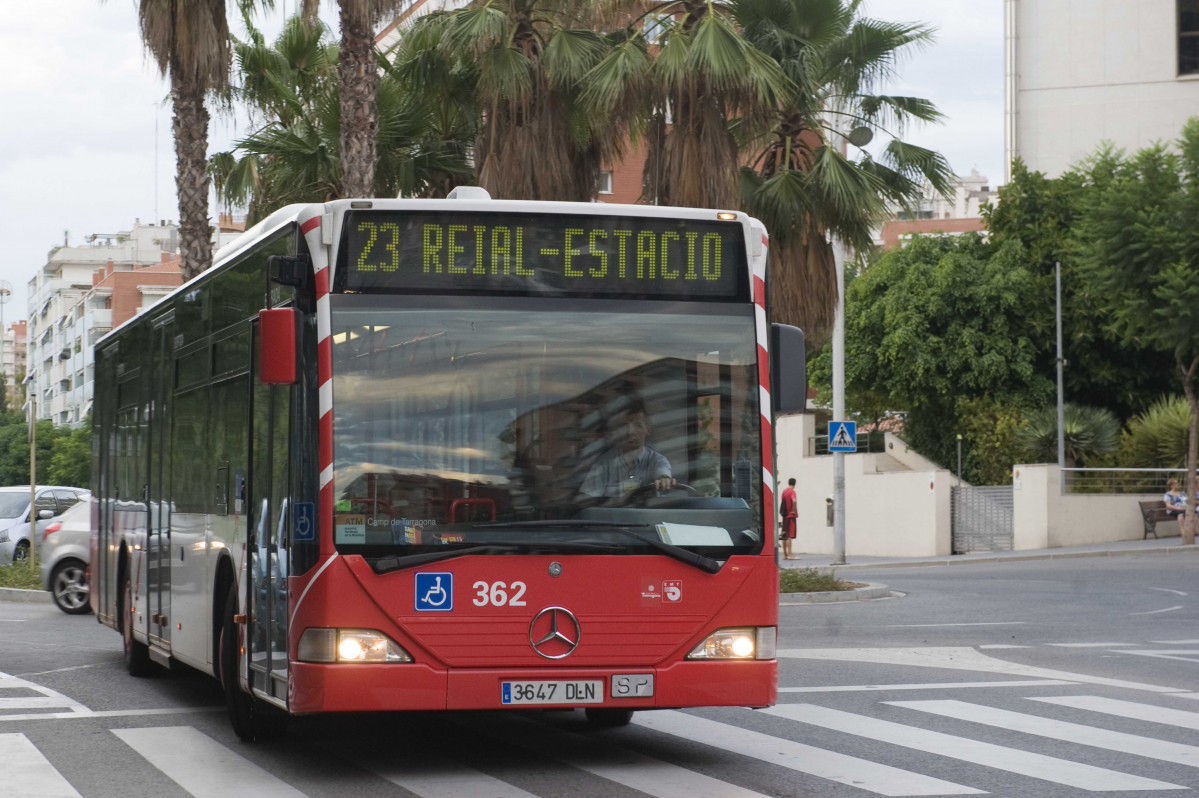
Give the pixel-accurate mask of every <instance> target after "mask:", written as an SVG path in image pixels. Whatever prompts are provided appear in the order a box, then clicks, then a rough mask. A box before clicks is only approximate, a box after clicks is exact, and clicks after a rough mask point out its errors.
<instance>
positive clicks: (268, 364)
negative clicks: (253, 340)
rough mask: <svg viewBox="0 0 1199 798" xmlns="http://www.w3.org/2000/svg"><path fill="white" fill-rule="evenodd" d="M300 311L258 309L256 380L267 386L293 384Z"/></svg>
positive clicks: (293, 309)
mask: <svg viewBox="0 0 1199 798" xmlns="http://www.w3.org/2000/svg"><path fill="white" fill-rule="evenodd" d="M299 322H300V312H299V311H298V310H296V309H295V308H273V309H271V310H260V311H259V312H258V379H259V380H261V381H262V382H264V383H265V384H267V385H292V384H293V383H295V382H296V379H297V374H296V372H297V369H296V340H297V339H298V338H299V335H298V334H297V328H298V327H299Z"/></svg>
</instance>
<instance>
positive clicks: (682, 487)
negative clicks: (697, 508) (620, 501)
mask: <svg viewBox="0 0 1199 798" xmlns="http://www.w3.org/2000/svg"><path fill="white" fill-rule="evenodd" d="M676 491H677V492H679V493H685V494H687V495H688V496H698V495H699V491H698V490H696V489H695V488H693V487H691V486H690V485H688V484H686V483H684V482H676V483H674V484H673V485H671V486H670V487H669V488H667V489H666V490H664V491H662V493H663V494H667V493H674V492H676ZM657 492H658V488H657V486H656V485H654V483H652V482H647V483H645V484H644V485H642V486H641V487H639V488H636V489H634V490H632V491H629V493H628V495H626V496H625V503H626V504H640V505H643V506H644V505H645V503H646V500H647V499H650V498H654V497H656V496H657Z"/></svg>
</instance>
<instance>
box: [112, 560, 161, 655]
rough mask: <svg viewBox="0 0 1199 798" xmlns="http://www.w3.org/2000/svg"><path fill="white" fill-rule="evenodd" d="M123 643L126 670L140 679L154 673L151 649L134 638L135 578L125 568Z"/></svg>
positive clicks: (122, 595) (122, 614)
mask: <svg viewBox="0 0 1199 798" xmlns="http://www.w3.org/2000/svg"><path fill="white" fill-rule="evenodd" d="M120 613H121V643H122V648H123V649H124V654H125V669H126V670H127V671H129V675H130V676H136V677H138V678H139V679H140V678H141V677H143V676H149V675H150V674H152V673H153V672H154V663H153V662H151V661H150V647H149V646H148V645H146V644H145V643H139V642H138V641H137V639H136V638H135V637H134V636H133V578H132V577H131V576H130V575H129V568H128V567H126V568H125V583H124V586H123V587H122V588H121V610H120Z"/></svg>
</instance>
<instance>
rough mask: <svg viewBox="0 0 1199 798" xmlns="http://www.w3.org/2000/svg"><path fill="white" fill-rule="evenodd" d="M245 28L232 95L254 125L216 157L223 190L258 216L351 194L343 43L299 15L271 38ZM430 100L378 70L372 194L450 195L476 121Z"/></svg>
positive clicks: (226, 198)
mask: <svg viewBox="0 0 1199 798" xmlns="http://www.w3.org/2000/svg"><path fill="white" fill-rule="evenodd" d="M247 29H248V30H249V38H248V40H247V41H238V40H236V39H235V40H234V52H235V55H236V60H237V64H238V71H239V73H240V76H241V79H240V82H239V85H238V86H237V88H236V90H235V94H236V96H237V97H238V98H239V99H241V100H243V101H244V102H245V104H246V106H247V107H248V108H249V110H250V112H251V117H252V119H253V120H254V122H255V124H256V127H255V129H254V130H253V132H251V133H250V134H249V135H247V136H245V137H244V138H242V139H240V140H239V141H237V142H235V149H234V151H231V152H225V153H218V154H216V155H214V156H213V157H212V159H211V162H210V167H211V169H212V173H213V177H214V180H215V181H216V185H217V195H218V197H219V198H220V199H221V200H222V201H223V202H225V203H227V204H230V205H242V206H246V207H247V208H248V214H247V216H248V221H249V222H250V223H251V224H252V223H255V222H257V221H258V220H260V219H262V218H264V217H266V216H267V215H269V214H270V213H271V212H272V211H274V210H275V209H277V208H279V207H281V206H283V205H286V204H288V203H291V202H325V201H328V200H331V199H335V198H337V197H340V196H350V194H349V192H348V191H346V190H345V189H344V187H343V182H342V164H341V159H340V140H341V137H340V130H341V104H340V101H339V85H338V75H337V68H336V64H337V63H338V57H337V56H338V51H337V46H336V45H335V44H333V43H332V42H331V41H330V38H329V30H328V28H327V27H325V26H324V25H323V24H321V23H320V22H319V20H317V21H312V20H307V19H304V18H303V17H301V16H297V17H293V18H292V19H290V20H288V21H287V22H286V23H285V25H284V28H283V31H282V32H281V33H280V34H279V36H278V38H277V39H276V40H275V42H274V44H273V45H267V44H266V43H265V41H264V40H263V37H262V34H261V33H260V32H259V31H257V30H256V29H255V28H254V27H253V25H252V24H249V23H248V22H247ZM427 100H428V98H427V97H425V96H424V95H420V94H416V93H411V92H404V91H402V90H401V88H400V85H399V82H398V80H397V79H396V78H395V77H394V76H393V75H391V74H390V73H385V74H384V75H382V76H381V77H380V82H379V87H378V89H377V90H376V106H377V116H378V118H379V120H380V121H379V125H378V134H377V144H376V151H377V152H378V153H379V159H378V162H377V164H376V168H375V170H374V178H373V179H374V184H373V186H372V187H371V189H370V190H369V191H368V192H366V194H369V195H371V196H397V195H399V194H404V195H407V196H439V195H440V196H444V195H445V193H446V192H448V191H449V189H450V188H451V187H452V185H453V184H454V183H455V182H457V181H458V180H459V179H460V178H461V177H462V176H464V175H466V174H469V172H470V170H469V167H468V166H467V164H466V151H467V143H468V141H469V136H470V128H469V127H468V126H465V125H464V123H463V120H462V119H461V117H456V116H454V115H452V114H451V115H448V116H447V115H446V114H445V113H444V112H441V111H440V109H434V108H430V107H429V104H428V102H427ZM442 124H444V126H441V125H442ZM359 195H362V194H361V193H360V194H359Z"/></svg>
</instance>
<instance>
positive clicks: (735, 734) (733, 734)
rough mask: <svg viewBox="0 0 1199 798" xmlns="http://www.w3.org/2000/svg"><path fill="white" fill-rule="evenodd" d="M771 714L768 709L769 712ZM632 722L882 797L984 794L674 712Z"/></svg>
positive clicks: (644, 715)
mask: <svg viewBox="0 0 1199 798" xmlns="http://www.w3.org/2000/svg"><path fill="white" fill-rule="evenodd" d="M765 711H769V710H765ZM633 723H635V724H637V725H638V726H643V727H645V728H647V729H653V730H654V731H659V732H664V733H666V734H671V735H674V736H675V737H682V738H684V739H687V740H694V741H695V742H699V743H703V744H704V745H710V746H712V747H713V748H719V749H721V750H723V751H731V752H733V753H735V754H740V755H741V756H747V757H752V758H753V759H757V760H760V761H762V762H768V763H770V764H772V765H777V766H779V767H783V768H787V769H788V770H794V771H797V772H800V773H807V774H808V775H811V776H817V777H819V778H822V779H828V780H829V781H835V782H839V783H841V784H848V785H850V786H853V787H857V788H859V789H862V790H867V791H869V792H873V793H877V794H878V795H893V796H908V795H982V794H983V793H984V791H983V790H976V789H974V788H973V787H964V786H962V785H961V784H954V783H953V782H951V781H943V780H941V779H936V778H933V777H931V776H925V775H922V774H920V773H912V772H911V771H908V770H901V769H900V768H893V767H891V766H889V765H884V764H881V763H879V762H871V761H870V760H868V759H858V758H857V757H853V756H847V755H846V754H839V753H837V752H835V751H826V750H824V749H822V748H816V747H814V746H811V745H805V744H804V743H797V742H793V741H791V740H786V739H783V738H780V737H775V736H773V735H770V734H762V733H761V732H756V731H752V730H750V729H743V728H741V727H739V726H732V725H730V724H727V723H718V722H717V721H712V720H707V719H706V718H700V717H696V716H695V715H688V714H686V713H683V712H678V711H676V710H657V711H654V712H639V713H637V714H636V715H634V716H633Z"/></svg>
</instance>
